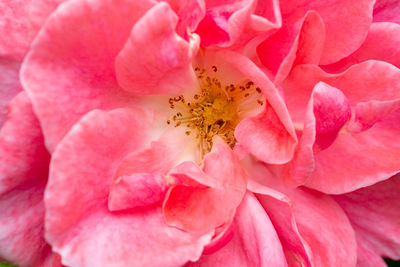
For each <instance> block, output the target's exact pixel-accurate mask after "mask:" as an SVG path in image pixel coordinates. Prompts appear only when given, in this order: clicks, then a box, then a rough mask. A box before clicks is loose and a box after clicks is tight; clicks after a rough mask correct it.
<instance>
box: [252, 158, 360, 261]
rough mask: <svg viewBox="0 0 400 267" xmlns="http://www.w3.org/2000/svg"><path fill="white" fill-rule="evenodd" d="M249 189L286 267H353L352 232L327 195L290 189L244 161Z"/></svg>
mask: <svg viewBox="0 0 400 267" xmlns="http://www.w3.org/2000/svg"><path fill="white" fill-rule="evenodd" d="M246 170H247V171H248V173H249V177H250V179H251V180H250V181H249V187H248V188H249V189H250V190H251V191H253V192H254V193H256V196H257V199H258V200H259V201H260V203H261V205H262V206H263V207H264V209H265V211H266V212H267V214H268V215H269V217H270V219H271V221H272V223H273V225H274V227H275V229H276V231H277V233H278V236H279V238H280V240H281V242H282V246H283V249H284V252H285V255H286V259H287V261H288V264H289V266H338V265H340V266H355V264H356V260H357V244H356V239H355V235H354V230H353V228H352V226H351V224H350V222H349V220H348V218H347V216H346V214H345V213H344V211H343V210H342V209H341V207H340V206H339V205H338V204H337V203H336V202H335V201H334V200H333V199H332V198H331V197H330V196H328V195H324V194H322V193H320V192H317V191H313V190H309V189H306V188H296V189H290V188H287V187H285V186H284V185H283V184H282V183H281V182H280V181H279V179H277V177H273V176H271V174H270V171H269V170H268V168H267V167H266V166H265V165H264V164H262V163H259V162H256V161H254V160H250V161H247V162H246Z"/></svg>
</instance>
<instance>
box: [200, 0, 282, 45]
mask: <svg viewBox="0 0 400 267" xmlns="http://www.w3.org/2000/svg"><path fill="white" fill-rule="evenodd" d="M280 26H281V17H280V11H279V4H278V1H275V0H268V1H254V0H242V1H214V0H207V1H206V13H205V17H204V18H203V19H202V20H201V21H200V23H199V25H198V27H197V29H196V33H198V34H199V36H200V37H201V45H202V46H206V47H208V46H219V47H228V46H230V47H231V48H233V49H237V48H243V46H244V45H245V44H246V43H247V42H248V41H249V40H251V39H253V38H254V37H256V39H257V38H258V39H259V40H258V41H257V43H259V42H261V40H262V39H261V38H259V37H260V36H261V37H263V38H265V34H267V33H268V32H269V31H271V30H273V29H276V28H278V27H280ZM252 46H255V44H252Z"/></svg>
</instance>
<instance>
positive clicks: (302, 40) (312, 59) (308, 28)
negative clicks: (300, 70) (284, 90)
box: [274, 10, 326, 84]
mask: <svg viewBox="0 0 400 267" xmlns="http://www.w3.org/2000/svg"><path fill="white" fill-rule="evenodd" d="M325 34H326V33H325V24H324V22H323V21H322V18H321V17H320V15H319V14H318V13H317V12H315V11H313V10H311V11H307V13H306V14H305V15H304V20H303V22H302V25H301V29H300V31H299V33H298V35H297V37H296V39H295V41H294V43H293V45H292V47H291V49H290V52H289V54H288V55H287V56H286V57H285V59H284V60H283V62H282V64H281V65H280V66H279V69H278V71H277V74H276V76H275V80H274V83H275V84H281V83H282V82H283V81H284V80H285V78H286V77H287V75H288V74H289V72H290V71H291V70H292V68H294V67H295V66H296V65H299V64H317V65H318V63H319V61H320V59H321V55H322V51H323V48H324V43H325Z"/></svg>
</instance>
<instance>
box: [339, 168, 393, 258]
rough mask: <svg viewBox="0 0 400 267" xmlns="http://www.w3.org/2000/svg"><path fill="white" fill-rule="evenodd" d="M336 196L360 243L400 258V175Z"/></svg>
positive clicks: (380, 252)
mask: <svg viewBox="0 0 400 267" xmlns="http://www.w3.org/2000/svg"><path fill="white" fill-rule="evenodd" d="M335 200H336V201H337V202H338V203H339V204H340V205H341V206H342V208H343V209H344V210H345V212H346V213H347V215H348V217H349V219H350V221H351V223H352V225H353V227H354V229H355V231H356V233H357V235H358V236H359V239H360V245H362V246H365V247H367V248H369V249H370V250H371V251H374V252H375V253H377V254H379V255H381V256H385V257H389V258H392V259H400V175H395V176H393V177H392V178H390V179H388V180H386V181H383V182H380V183H377V184H375V185H373V186H369V187H365V188H361V189H358V190H357V191H354V192H351V193H348V194H344V195H340V196H336V197H335Z"/></svg>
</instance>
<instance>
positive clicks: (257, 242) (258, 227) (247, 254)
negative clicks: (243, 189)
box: [190, 192, 287, 267]
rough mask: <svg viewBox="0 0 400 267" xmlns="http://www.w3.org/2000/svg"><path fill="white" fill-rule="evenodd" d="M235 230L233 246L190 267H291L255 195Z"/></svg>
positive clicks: (240, 213) (248, 196)
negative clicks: (288, 265)
mask: <svg viewBox="0 0 400 267" xmlns="http://www.w3.org/2000/svg"><path fill="white" fill-rule="evenodd" d="M234 226H235V233H234V237H233V239H232V241H230V243H228V244H227V245H226V246H225V247H223V248H222V249H221V250H219V251H217V252H215V253H214V254H211V255H203V256H202V257H201V258H200V260H199V261H198V262H196V263H193V264H191V265H190V266H238V267H239V266H277V267H278V266H287V263H286V259H285V255H284V253H283V250H282V245H281V242H280V240H279V238H278V235H277V234H276V232H275V229H274V227H273V225H272V223H271V221H270V219H269V217H268V215H267V213H266V212H265V210H264V209H263V208H262V206H261V205H260V203H259V202H258V200H257V199H256V198H255V197H254V195H253V194H252V193H250V192H248V193H247V194H246V196H245V197H244V199H243V201H242V203H241V204H240V206H239V207H238V210H237V213H236V216H235V220H234Z"/></svg>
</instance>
